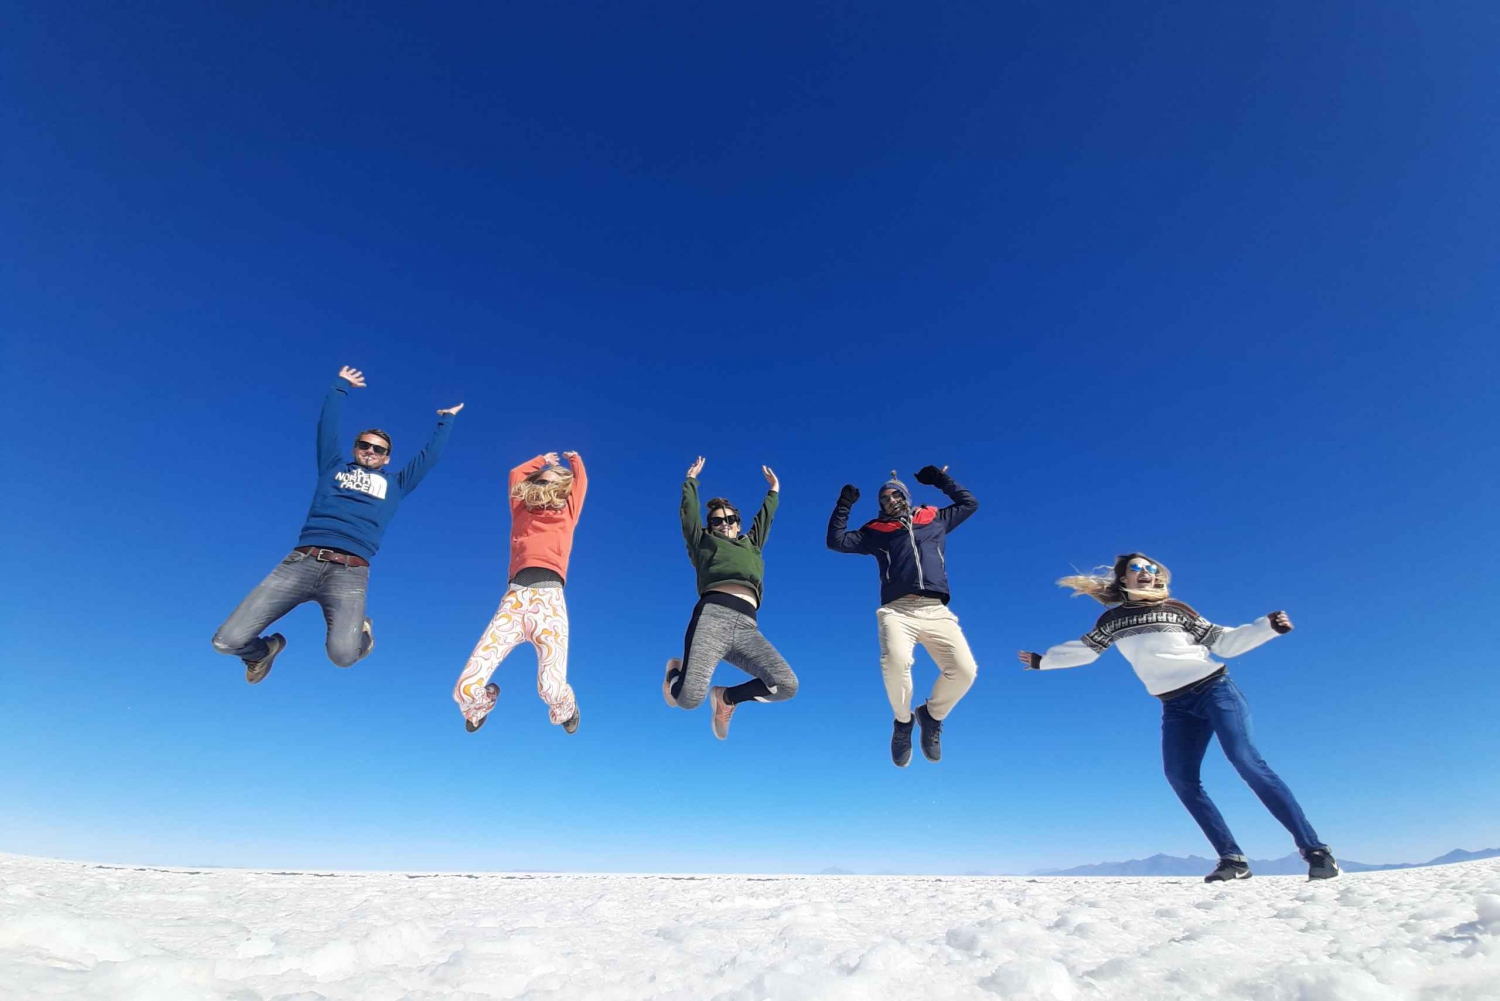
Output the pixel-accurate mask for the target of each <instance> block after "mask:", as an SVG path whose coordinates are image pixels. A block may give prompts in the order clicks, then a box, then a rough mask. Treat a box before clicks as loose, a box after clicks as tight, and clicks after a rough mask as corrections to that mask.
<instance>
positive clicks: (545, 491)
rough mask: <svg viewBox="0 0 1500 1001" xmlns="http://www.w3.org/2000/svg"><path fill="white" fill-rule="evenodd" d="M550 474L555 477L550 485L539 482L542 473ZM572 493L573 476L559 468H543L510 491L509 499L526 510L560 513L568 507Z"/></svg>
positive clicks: (529, 475)
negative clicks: (520, 504)
mask: <svg viewBox="0 0 1500 1001" xmlns="http://www.w3.org/2000/svg"><path fill="white" fill-rule="evenodd" d="M549 471H550V472H551V473H552V474H553V475H555V476H556V477H557V479H555V480H553V481H552V482H551V483H542V482H540V477H541V475H542V474H543V473H546V472H549ZM572 492H573V474H572V473H571V472H569V471H568V470H566V469H563V468H562V467H561V466H543V467H542V468H541V469H538V470H537V471H536V472H534V473H530V474H528V475H527V477H526V478H525V479H524V480H522V481H521V482H520V483H517V484H516V485H515V486H514V487H512V488H511V491H510V499H511V500H518V501H520V502H521V503H522V504H524V505H526V510H528V511H535V510H537V509H541V510H544V511H561V510H562V509H563V508H565V507H567V506H568V495H569V494H571V493H572Z"/></svg>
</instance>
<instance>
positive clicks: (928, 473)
mask: <svg viewBox="0 0 1500 1001" xmlns="http://www.w3.org/2000/svg"><path fill="white" fill-rule="evenodd" d="M915 478H916V481H917V482H918V483H926V484H928V485H929V486H934V487H937V488H938V489H939V490H941V491H942V492H943V493H945V494H947V495H948V499H949V500H951V501H952V502H953V503H952V504H949V505H948V506H947V507H945V508H943V509H942V510H941V511H939V512H938V517H939V518H941V519H942V520H943V522H944V523H945V524H946V525H947V526H948V531H950V532H951V531H953V530H954V529H955V528H957V527H958V526H959V525H962V524H963V523H964V522H965V521H967V520H968V518H969V515H971V514H973V513H974V512H975V511H978V510H979V501H978V500H976V499H975V498H974V495H973V494H971V493H969V491H967V490H965V489H964V488H963V487H961V486H959V485H958V483H957V482H956V481H955V480H954V479H953V477H951V476H949V475H948V467H947V466H944V467H943V468H941V469H939V468H938V467H937V466H923V467H922V468H921V469H919V470H917V472H916V474H915Z"/></svg>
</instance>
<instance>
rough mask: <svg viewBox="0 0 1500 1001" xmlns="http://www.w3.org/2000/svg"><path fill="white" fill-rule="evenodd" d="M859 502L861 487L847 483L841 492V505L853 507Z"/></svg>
mask: <svg viewBox="0 0 1500 1001" xmlns="http://www.w3.org/2000/svg"><path fill="white" fill-rule="evenodd" d="M857 500H859V487H856V486H855V485H854V484H852V483H845V484H844V489H842V490H840V491H839V503H840V504H847V505H848V506H849V507H853V506H854V502H855V501H857Z"/></svg>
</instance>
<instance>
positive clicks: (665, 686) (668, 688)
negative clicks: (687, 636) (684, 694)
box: [661, 657, 682, 709]
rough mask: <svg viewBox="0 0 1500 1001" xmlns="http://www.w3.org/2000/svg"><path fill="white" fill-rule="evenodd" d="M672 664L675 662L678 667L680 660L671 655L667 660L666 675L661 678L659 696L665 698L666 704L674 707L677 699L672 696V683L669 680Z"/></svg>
mask: <svg viewBox="0 0 1500 1001" xmlns="http://www.w3.org/2000/svg"><path fill="white" fill-rule="evenodd" d="M673 664H676V665H677V666H678V668H681V667H682V661H680V660H678V659H677V658H676V657H673V658H672V659H671V660H669V661H667V673H666V676H665V677H663V678H662V679H661V697H662V698H663V699H665V700H666V702H667V705H669V706H671V707H672V708H673V709H676V708H677V700H676V699H674V698H672V685H671V682H670V680H669V679H670V678H671V677H672V665H673Z"/></svg>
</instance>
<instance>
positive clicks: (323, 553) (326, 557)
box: [292, 546, 370, 567]
mask: <svg viewBox="0 0 1500 1001" xmlns="http://www.w3.org/2000/svg"><path fill="white" fill-rule="evenodd" d="M292 552H294V553H306V554H307V555H309V556H311V557H312V558H313V559H315V560H317V561H318V562H319V563H342V564H343V565H344V566H346V567H367V566H369V565H370V561H369V560H367V559H365V558H364V557H363V556H355V555H354V554H353V553H341V552H339V551H338V550H337V549H319V548H318V547H317V546H298V547H297V548H295V549H293V550H292Z"/></svg>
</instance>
